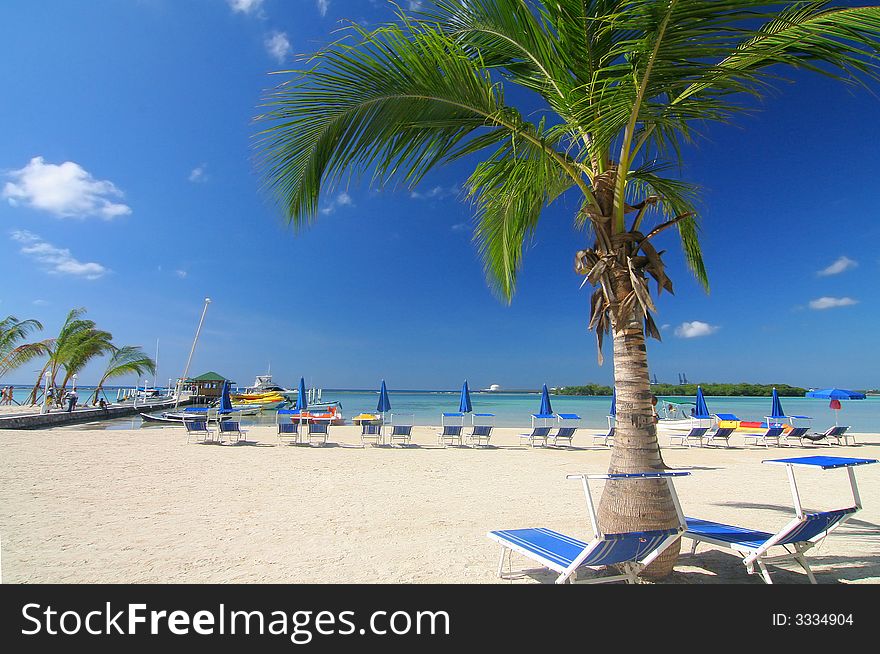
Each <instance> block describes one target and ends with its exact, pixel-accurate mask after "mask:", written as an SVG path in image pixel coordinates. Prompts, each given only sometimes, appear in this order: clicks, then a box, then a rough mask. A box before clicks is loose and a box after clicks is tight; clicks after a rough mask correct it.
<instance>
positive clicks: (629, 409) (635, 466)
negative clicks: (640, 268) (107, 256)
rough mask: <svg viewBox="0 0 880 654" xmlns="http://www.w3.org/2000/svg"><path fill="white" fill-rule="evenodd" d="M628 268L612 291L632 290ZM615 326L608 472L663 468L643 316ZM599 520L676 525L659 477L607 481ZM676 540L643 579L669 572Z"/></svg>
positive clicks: (611, 528) (611, 526)
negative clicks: (613, 403)
mask: <svg viewBox="0 0 880 654" xmlns="http://www.w3.org/2000/svg"><path fill="white" fill-rule="evenodd" d="M631 288H632V286H631V283H630V281H629V275H628V272H627V271H626V270H625V269H623V268H621V269H620V270H619V271H617V272H616V274H615V295H616V296H617V298H618V299H622V298H623V297H624V296H625V295H626V294H627V293H628V292H629V290H628V289H631ZM623 322H624V323H625V324H623V325H622V326H619V325H615V326H614V330H613V332H614V333H613V340H614V386H615V388H616V390H617V419H616V430H615V433H614V446H613V449H612V451H611V463H610V465H609V468H608V472H610V473H625V472H646V471H660V470H664V469H666V465H665V464H664V463H663V458H662V457H661V455H660V445H659V442H658V441H657V428H656V426H655V424H654V418H653V412H652V411H651V385H650V378H649V376H648V358H647V352H646V347H645V333H644V327H643V324H642V320H641V319H640V318H639V317H638V315H637V314H635V313H633V314H631V315H630V316H629V318H628V319H626V320H625V321H623ZM598 513H599V523H600V524H601V525H602V529H603V530H604V531H605V532H607V533H615V532H621V531H632V530H636V529H667V528H672V527H676V526H677V525H678V516H677V514H676V511H675V504H674V503H673V501H672V496H671V495H670V493H669V489H668V488H667V486H666V482H665V481H664V480H660V479H658V480H644V481H637V482H634V481H628V480H619V481H608V482H607V483H606V485H605V490H604V492H603V493H602V498H601V500H600V501H599V512H598ZM680 542H681V541H678V542H676V543H675V544H674V545H672V547H670V548H669V549H667V550H666V552H664V554H663V555H661V556H660V557H658V558H657V559H656V561H655V562H654V563H652V564H651V565H650V566H649V567H648V568H647V569H646V570H645V572H643V574H642V576H643V577H645V578H648V579H659V578H663V577H666V576H668V575H669V574H670V573H671V572H672V567H673V565H674V564H675V560H676V558H677V557H678V552H679V549H680Z"/></svg>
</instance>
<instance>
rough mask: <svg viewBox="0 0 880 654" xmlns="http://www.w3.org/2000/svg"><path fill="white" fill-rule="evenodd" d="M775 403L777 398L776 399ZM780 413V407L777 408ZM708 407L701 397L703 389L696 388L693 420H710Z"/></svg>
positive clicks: (704, 399)
mask: <svg viewBox="0 0 880 654" xmlns="http://www.w3.org/2000/svg"><path fill="white" fill-rule="evenodd" d="M776 399H777V401H778V400H779V398H776ZM779 410H780V411H782V407H781V406H780V407H779ZM710 417H711V416H710V415H709V407H707V406H706V398H704V397H703V389H702V388H700V387H699V386H697V407H696V408H695V409H694V418H710Z"/></svg>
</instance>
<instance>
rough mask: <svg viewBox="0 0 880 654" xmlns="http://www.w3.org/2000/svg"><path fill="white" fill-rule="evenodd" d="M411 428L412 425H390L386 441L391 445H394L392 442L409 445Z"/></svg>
mask: <svg viewBox="0 0 880 654" xmlns="http://www.w3.org/2000/svg"><path fill="white" fill-rule="evenodd" d="M412 428H413V426H412V425H391V433H390V434H389V435H388V442H389V443H390V444H391V445H394V443H398V444H399V445H409V442H410V440H412Z"/></svg>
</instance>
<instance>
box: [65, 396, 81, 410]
mask: <svg viewBox="0 0 880 654" xmlns="http://www.w3.org/2000/svg"><path fill="white" fill-rule="evenodd" d="M65 399H66V400H67V413H70V412H71V411H73V407H75V406H76V401H77V400H78V399H79V396H77V394H76V391H70V392H69V393H68V394H67V397H66V398H65Z"/></svg>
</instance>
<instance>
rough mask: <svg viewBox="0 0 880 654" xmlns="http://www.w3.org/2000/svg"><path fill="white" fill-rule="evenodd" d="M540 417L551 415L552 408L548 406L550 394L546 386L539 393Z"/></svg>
mask: <svg viewBox="0 0 880 654" xmlns="http://www.w3.org/2000/svg"><path fill="white" fill-rule="evenodd" d="M538 413H539V414H540V415H548V414H552V413H553V407H552V406H550V393H549V392H548V391H547V384H544V388H543V390H542V391H541V408H540V409H538Z"/></svg>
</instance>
